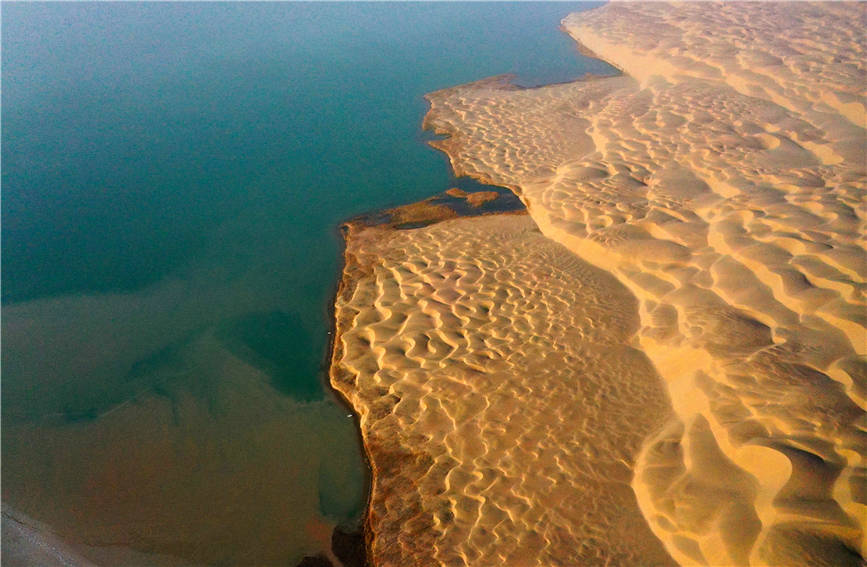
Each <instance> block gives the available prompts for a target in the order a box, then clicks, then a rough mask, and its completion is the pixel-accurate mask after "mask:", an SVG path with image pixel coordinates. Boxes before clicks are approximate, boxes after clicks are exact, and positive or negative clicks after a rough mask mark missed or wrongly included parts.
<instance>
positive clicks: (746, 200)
mask: <svg viewBox="0 0 867 567" xmlns="http://www.w3.org/2000/svg"><path fill="white" fill-rule="evenodd" d="M563 25H564V27H565V29H566V30H567V31H568V33H570V34H571V35H572V36H573V37H574V38H575V39H576V40H577V41H578V42H579V43H580V44H581V45H582V46H583V47H584V48H585V49H588V50H590V51H592V52H593V53H595V54H597V55H598V56H599V57H600V58H603V59H605V60H607V61H609V62H611V63H612V64H614V65H616V66H617V67H619V68H620V69H622V70H623V72H624V75H623V76H620V77H614V78H607V79H600V80H590V81H583V82H576V83H571V84H565V85H553V86H549V87H542V88H538V89H517V88H514V87H512V86H510V85H508V84H505V83H504V82H503V81H497V80H487V81H481V82H478V83H473V84H470V85H464V86H460V87H456V88H452V89H447V90H444V91H440V92H437V93H433V94H431V95H430V96H429V99H430V102H431V106H432V108H431V110H430V113H429V114H428V116H427V117H426V124H427V126H428V127H430V128H433V129H434V130H435V131H437V132H438V133H441V134H448V135H449V136H450V137H449V138H448V139H446V140H444V141H438V142H436V145H437V147H439V148H441V149H442V150H444V151H446V152H447V153H448V155H449V157H450V159H451V162H452V165H453V167H454V169H455V170H456V172H458V173H461V174H469V175H472V176H474V177H477V178H480V179H485V180H488V181H491V182H493V183H496V184H502V185H504V186H509V187H513V188H515V189H516V191H518V192H520V194H521V195H522V198H523V199H524V200H525V202H526V203H527V204H528V207H529V211H530V214H531V216H532V219H533V221H534V222H535V224H536V225H537V226H538V227H539V228H540V229H541V231H542V233H543V234H544V235H545V236H546V237H547V238H548V239H550V240H552V241H554V242H557V243H559V244H561V245H562V246H564V247H565V248H566V249H568V250H569V251H571V252H572V253H573V254H575V255H576V256H577V257H579V258H580V259H581V260H582V261H584V262H586V263H587V264H590V265H592V266H595V267H596V268H598V269H601V270H604V271H605V272H607V273H608V274H609V275H610V277H612V278H614V279H616V280H617V281H618V282H619V283H620V284H621V285H622V286H624V287H625V288H626V289H628V290H629V292H630V293H631V295H632V296H633V297H634V298H635V299H636V300H637V314H638V316H639V323H638V329H637V340H636V341H635V343H634V346H635V347H636V348H637V349H638V351H639V352H640V353H641V354H642V355H646V356H647V357H648V358H649V360H650V361H651V363H652V365H651V368H653V369H655V371H656V373H658V375H659V377H660V380H661V383H662V384H664V388H665V390H666V391H667V394H668V396H669V398H670V401H671V408H672V410H673V413H672V417H671V419H670V420H669V421H668V423H667V424H666V426H665V427H664V428H663V429H662V430H661V431H660V432H655V431H653V430H652V428H651V427H649V426H650V424H651V422H650V421H638V420H636V421H630V423H629V424H628V425H624V428H626V429H628V430H629V431H632V432H635V433H639V432H640V434H641V435H642V436H646V440H645V443H644V444H643V446H642V449H641V453H640V455H639V457H638V460H637V466H636V470H635V475H634V478H633V479H632V481H631V486H632V488H633V490H634V492H635V494H636V495H637V498H638V502H639V505H640V508H641V511H642V513H643V516H644V518H645V519H646V521H647V522H648V524H649V526H650V528H651V529H652V531H653V533H654V534H655V535H656V536H657V537H658V538H659V540H660V541H662V543H663V544H664V546H665V549H666V550H667V551H668V552H669V553H670V554H671V556H672V557H673V558H674V559H676V560H677V561H678V562H679V563H681V564H684V565H692V564H712V565H858V564H862V557H863V556H864V554H865V539H864V538H865V530H864V526H865V523H867V506H865V504H867V496H865V493H867V487H865V481H867V469H865V454H867V437H865V426H867V420H865V407H867V404H865V401H867V376H865V374H867V371H865V369H867V364H865V354H867V353H865V350H867V332H865V321H867V307H865V302H864V295H863V292H864V289H865V281H864V279H865V276H867V254H865V249H864V238H863V237H864V234H865V230H864V229H865V225H864V219H865V212H867V210H865V195H867V182H865V179H867V174H865V151H867V144H865V114H864V109H865V96H864V87H865V76H867V75H865V61H867V59H865V51H867V45H865V39H864V37H865V36H864V35H863V30H864V29H865V26H867V6H865V5H864V4H857V5H856V4H820V5H806V4H788V3H785V4H744V3H732V4H725V5H713V4H705V3H695V4H685V5H677V6H672V5H665V4H632V3H629V4H625V3H624V4H619V3H614V4H608V5H606V6H605V7H603V8H600V9H597V10H592V11H589V12H583V13H578V14H573V15H572V16H570V17H568V18H567V19H566V20H565V21H564V22H563ZM513 283H514V285H516V286H521V285H523V284H522V281H521V280H514V282H513ZM495 305H497V303H496V302H495ZM606 317H607V314H605V315H603V316H602V318H601V320H600V321H595V323H597V324H601V321H604V320H605V318H606ZM625 338H626V337H625V336H622V335H621V336H620V338H619V340H620V341H623V340H624V339H625ZM505 356H508V355H505ZM526 380H527V382H526V384H527V388H528V395H530V392H533V393H534V394H533V395H535V389H534V388H535V387H534V386H533V382H532V379H531V377H530V376H527V377H526ZM650 382H652V380H650ZM561 394H562V395H565V393H561ZM525 397H526V396H522V397H521V398H519V399H520V403H521V404H524V403H526V402H525V399H524V398H525ZM549 399H550V396H549ZM574 401H575V403H576V404H578V403H580V402H579V400H578V399H577V398H576V399H575V400H574ZM554 403H560V401H559V400H558V401H556V402H554ZM595 409H596V408H595V407H594V406H593V405H592V404H590V405H589V407H588V406H587V405H585V406H584V407H582V410H581V411H585V412H587V411H589V412H590V415H593V413H594V412H595ZM421 415H425V414H424V413H422V414H421ZM604 416H606V413H605V412H603V413H602V414H601V415H600V416H599V417H600V418H602V417H604ZM606 420H607V418H605V419H598V421H595V422H593V423H592V424H591V425H588V427H587V429H588V430H594V431H595V430H596V428H605V427H606V424H605V421H606ZM600 435H602V434H600ZM531 501H532V499H531ZM598 505H599V506H603V507H604V506H605V504H602V503H601V502H600V503H599V504H598ZM608 539H610V537H609V538H608ZM608 553H613V551H611V552H609V551H606V552H605V554H608ZM605 556H607V557H610V556H611V555H605ZM564 561H565V563H566V564H568V563H569V559H568V558H567V559H565V560H564ZM648 562H650V563H652V561H650V560H648ZM600 563H601V560H600ZM550 564H553V563H550Z"/></svg>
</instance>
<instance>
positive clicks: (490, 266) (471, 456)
mask: <svg viewBox="0 0 867 567" xmlns="http://www.w3.org/2000/svg"><path fill="white" fill-rule="evenodd" d="M434 213H436V211H434ZM347 240H348V243H347V251H346V255H347V267H346V271H345V273H344V279H343V281H342V285H341V290H340V292H339V294H338V298H337V301H336V316H337V332H338V335H339V338H338V340H337V342H336V349H335V353H334V364H333V367H332V384H333V385H334V386H335V387H336V388H337V389H338V390H340V391H341V392H342V393H343V394H344V395H345V396H346V397H347V399H348V400H349V401H350V402H351V404H352V405H353V406H354V407H355V408H356V409H357V411H358V412H359V415H360V416H361V429H362V433H363V436H364V442H365V445H366V447H367V451H368V454H369V456H370V459H371V466H372V469H373V473H374V479H373V487H372V495H371V507H370V510H369V516H368V527H369V530H370V534H371V535H372V545H371V546H370V554H371V556H372V559H373V564H374V565H378V566H387V565H399V566H410V565H420V566H421V565H424V566H430V565H492V566H494V565H495V566H501V565H510V566H522V565H566V564H570V565H575V564H585V565H586V564H601V563H605V562H609V564H612V563H613V564H622V565H639V564H653V565H669V564H673V562H672V561H671V559H670V557H669V556H668V554H667V553H666V552H665V550H664V549H663V547H662V545H661V544H660V543H659V542H658V541H657V540H656V538H654V537H653V535H652V533H651V531H650V529H649V528H648V526H647V524H646V523H645V521H644V519H643V518H642V517H641V514H640V512H639V509H638V503H637V502H636V499H635V495H634V494H633V492H632V490H631V489H630V486H629V483H630V480H631V478H632V474H633V467H634V464H635V461H636V457H637V455H638V452H639V450H640V447H641V442H642V440H643V438H644V436H645V435H646V432H648V431H651V430H653V429H654V428H659V427H660V426H661V425H662V424H663V423H665V422H666V421H667V420H668V419H670V410H669V404H668V401H667V399H666V396H665V393H664V388H663V384H662V382H661V381H660V379H659V377H658V376H657V375H656V373H655V371H654V370H653V367H652V366H651V365H650V363H649V361H648V360H647V358H646V357H645V356H644V355H643V354H641V353H640V352H639V351H637V350H636V349H634V348H632V347H631V346H629V344H628V343H629V340H630V337H632V336H633V335H634V333H635V331H636V330H637V329H638V316H637V309H636V307H637V305H636V302H635V300H634V299H633V298H632V297H631V296H630V294H629V292H628V291H627V290H626V288H624V287H623V286H622V285H620V284H618V283H617V281H616V280H615V279H614V278H613V277H611V276H610V275H608V274H606V273H605V272H603V271H602V270H599V269H597V268H594V267H592V266H590V265H588V264H587V263H585V262H583V261H581V260H580V259H578V258H577V257H575V256H574V255H573V254H571V253H570V252H569V251H568V250H567V249H566V248H564V247H563V246H561V245H560V244H557V243H555V242H553V241H551V240H550V239H548V238H546V237H544V236H543V235H542V234H541V233H540V232H539V230H538V229H537V228H536V226H535V224H534V223H533V222H532V221H531V220H530V219H529V218H528V217H527V216H526V215H516V214H510V215H503V214H499V215H491V216H482V217H475V218H459V219H451V220H445V221H443V222H440V223H438V224H434V225H432V226H427V227H424V228H417V229H411V230H394V229H392V228H391V227H389V226H385V227H381V226H375V227H369V226H364V225H363V224H353V225H350V227H349V232H348V236H347ZM642 562H643V563H642Z"/></svg>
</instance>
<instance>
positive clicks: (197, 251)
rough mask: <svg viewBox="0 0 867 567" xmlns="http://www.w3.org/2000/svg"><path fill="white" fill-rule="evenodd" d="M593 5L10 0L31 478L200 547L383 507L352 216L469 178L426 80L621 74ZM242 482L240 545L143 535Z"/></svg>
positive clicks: (23, 399)
mask: <svg viewBox="0 0 867 567" xmlns="http://www.w3.org/2000/svg"><path fill="white" fill-rule="evenodd" d="M589 7H591V5H588V4H568V3H550V4H549V3H533V4H489V3H484V4H476V3H473V4H454V3H446V4H366V3H353V4H321V3H311V4H306V3H299V4H271V3H266V4H246V3H244V4H242V3H237V4H188V3H179V4H167V3H158V4H122V3H110V4H103V3H101V4H8V3H4V4H3V5H2V20H3V38H2V48H3V49H2V74H3V76H2V84H3V91H2V112H3V116H2V119H3V120H2V189H3V199H2V231H3V234H2V236H3V240H2V289H3V292H2V299H3V322H2V325H3V326H2V331H3V353H2V362H3V370H4V372H3V396H2V409H3V426H4V427H3V429H4V434H3V455H4V468H3V499H4V501H7V502H11V503H12V504H13V505H16V506H18V507H20V508H22V509H23V510H24V511H25V512H27V513H29V514H31V515H33V516H35V517H37V519H40V520H42V521H45V522H47V523H49V524H52V525H57V526H60V527H59V528H58V529H59V531H61V532H62V533H64V534H66V535H67V536H68V537H70V538H73V539H74V538H82V539H84V538H85V536H86V538H87V540H88V541H90V542H95V541H98V540H99V538H100V537H101V535H100V534H104V533H105V531H106V529H107V528H106V527H105V526H106V525H109V524H110V525H111V526H112V529H113V530H115V531H114V532H111V537H113V538H114V540H113V541H122V542H125V543H124V545H126V546H127V547H130V548H133V549H135V550H137V551H142V552H146V553H152V554H153V553H157V554H165V555H170V556H174V557H180V558H182V559H184V560H187V561H206V562H226V561H228V562H231V561H233V558H237V557H239V556H240V555H238V554H239V553H241V552H240V551H239V550H241V549H246V548H244V543H243V541H244V539H245V538H247V537H248V536H249V535H250V533H252V532H253V527H251V526H250V523H251V522H252V523H253V524H255V526H254V527H255V528H256V530H258V531H256V533H260V534H261V531H262V530H268V529H269V528H268V527H267V525H266V523H265V521H266V520H267V522H279V523H282V524H283V526H284V527H283V528H282V529H283V530H284V531H283V532H279V533H277V532H275V533H274V534H273V535H274V539H275V541H277V540H280V541H281V543H267V542H266V543H263V542H262V541H260V542H258V544H257V546H256V548H257V549H260V548H262V547H263V546H264V547H265V548H268V546H271V547H272V548H273V549H274V554H273V555H268V554H267V553H266V552H265V551H257V553H260V555H259V556H256V557H259V560H260V562H261V561H271V558H272V557H278V556H279V557H284V558H285V559H286V561H287V562H289V563H290V564H291V563H292V562H293V561H297V560H298V559H299V558H300V557H301V556H302V555H304V554H309V553H315V552H316V550H317V549H319V548H320V547H321V545H322V542H321V541H319V540H320V539H322V538H318V536H316V535H315V534H316V533H319V532H318V531H317V530H319V531H327V526H329V525H333V524H338V523H344V524H345V523H349V524H351V523H353V522H354V521H356V520H357V519H358V517H359V516H360V514H361V512H362V510H363V507H364V499H365V494H366V485H365V467H364V464H363V459H362V456H361V454H360V452H359V449H358V444H357V433H356V431H355V426H354V422H353V420H352V418H351V417H347V413H348V412H347V411H346V410H345V409H344V408H342V407H341V406H340V405H339V404H338V403H337V402H336V401H335V400H334V398H333V396H332V395H331V393H330V391H328V390H327V389H326V388H324V386H323V384H324V381H325V378H324V362H325V357H326V350H327V344H328V338H329V331H330V326H331V321H330V319H329V316H328V306H329V303H330V301H331V298H332V294H333V292H334V287H335V285H336V280H337V277H338V274H339V270H340V243H339V238H338V235H337V232H336V230H335V227H336V226H337V225H338V223H339V222H340V221H341V220H343V219H345V218H347V217H349V216H352V215H355V214H359V213H362V212H365V211H369V210H372V209H378V208H383V207H388V206H392V205H397V204H401V203H406V202H411V201H415V200H419V199H422V198H425V197H427V196H429V195H431V194H433V193H437V192H440V191H443V190H444V189H447V188H448V187H450V186H452V185H454V183H455V181H454V180H453V179H452V177H451V173H450V171H449V169H448V166H447V161H446V159H445V157H444V156H442V155H440V154H439V153H438V152H436V151H434V150H432V149H430V148H429V147H427V146H426V145H425V144H424V140H425V139H426V134H425V133H423V132H422V131H421V129H420V127H421V119H422V117H423V115H424V113H425V111H426V108H427V107H426V103H425V101H424V99H423V95H424V93H426V92H430V91H433V90H436V89H439V88H444V87H447V86H451V85H455V84H459V83H463V82H467V81H472V80H477V79H479V78H482V77H486V76H491V75H495V74H501V73H516V74H517V76H518V79H517V82H518V83H519V84H522V85H534V84H544V83H549V82H557V81H564V80H570V79H573V78H577V77H579V76H581V75H583V74H584V73H587V72H591V73H596V74H606V73H611V72H613V70H612V69H611V68H610V67H608V66H607V65H605V64H603V63H601V62H598V61H594V60H589V59H586V58H584V57H582V56H580V55H579V54H578V53H577V51H576V50H575V48H574V45H573V43H572V42H571V40H570V39H569V38H568V37H567V36H566V35H565V34H563V33H561V32H559V31H558V29H557V27H558V25H559V21H560V19H561V18H562V17H564V16H565V15H566V14H568V13H569V12H572V11H576V10H581V9H587V8H589ZM254 402H255V404H254ZM118 431H123V432H125V433H124V434H123V435H120V434H119V433H116V432H118ZM154 439H158V440H159V441H158V442H156V441H153V440H154ZM151 445H153V446H152V447H151ZM133 446H134V447H135V448H136V451H138V452H139V453H136V454H133V453H135V451H133V450H132V447H133ZM142 447H144V449H143V448H142ZM203 447H206V448H208V450H205V449H203ZM281 451H285V454H282V455H281V454H280V452H281ZM337 455H339V456H337ZM136 459H138V460H139V461H141V460H142V459H151V460H152V461H158V462H159V463H160V467H159V470H160V471H162V472H161V473H159V474H163V475H164V477H160V476H159V474H157V473H154V474H153V475H150V476H147V475H145V473H143V472H141V470H139V468H140V467H136V466H135V463H136V462H137V461H136ZM226 463H228V465H226V466H223V465H225V464H226ZM230 465H231V466H230ZM100 466H102V467H107V468H111V469H112V470H114V469H113V468H112V467H115V468H117V469H118V470H121V469H122V470H123V471H125V472H124V473H123V474H122V475H120V473H119V472H118V475H120V476H117V475H114V473H112V475H109V476H111V478H113V479H115V476H117V478H116V479H115V480H113V481H112V482H111V483H108V481H106V480H105V479H106V478H107V477H106V475H108V473H107V472H106V471H105V470H103V469H100V468H99V467H100ZM76 467H78V468H76ZM190 467H198V469H195V468H194V469H192V470H191V468H190ZM221 467H222V468H221ZM227 467H228V468H231V467H236V469H237V470H235V469H233V471H234V472H232V473H231V474H230V473H229V472H226V471H224V470H222V469H223V468H227ZM58 471H60V472H58ZM215 471H216V472H215ZM239 471H240V472H239ZM149 474H150V473H149ZM137 475H138V476H137ZM142 475H144V476H142ZM145 476H146V478H145ZM34 477H35V478H36V479H37V480H38V482H39V483H42V486H44V488H43V489H39V490H36V489H33V485H34V480H33V479H34ZM140 477H141V478H140ZM161 478H162V480H161ZM193 479H194V482H195V486H196V489H195V490H186V491H178V492H174V491H172V490H167V489H166V488H165V486H166V483H169V482H173V483H175V485H177V484H179V483H180V484H183V483H184V482H193ZM284 481H285V482H284ZM244 482H246V483H256V489H255V490H253V489H251V490H241V489H239V488H238V486H239V483H242V484H241V487H243V483H244ZM100 483H101V484H100ZM127 484H129V486H127ZM173 486H174V485H173ZM266 488H267V489H266ZM139 492H140V493H141V495H139ZM287 492H292V493H293V494H292V496H291V497H290V496H285V493H287ZM215 498H217V499H221V500H220V501H221V502H222V501H223V499H224V500H225V506H227V507H228V508H230V509H231V510H233V514H231V515H230V519H224V520H222V521H220V522H219V525H220V526H221V529H223V530H229V531H228V532H225V533H222V535H221V536H220V537H219V538H216V541H221V542H226V543H225V544H224V545H225V549H219V546H216V548H215V546H214V545H206V544H205V543H202V542H205V541H206V540H207V538H209V537H215V536H214V535H213V533H214V532H213V530H212V529H211V527H210V525H208V526H204V527H202V529H201V530H197V529H196V528H195V527H190V528H184V530H182V531H181V532H180V533H182V534H183V535H181V536H179V535H178V533H179V532H178V531H175V532H173V533H174V539H176V540H177V539H180V540H182V541H181V542H180V543H179V542H178V541H174V542H172V544H171V545H169V544H168V543H167V540H168V539H171V538H169V537H168V536H165V537H162V536H159V535H157V536H153V537H150V536H149V537H142V536H141V535H140V534H141V533H142V530H144V529H145V527H147V528H148V529H151V531H152V532H154V531H156V532H159V530H158V529H156V528H154V527H153V526H159V525H168V524H171V522H172V521H174V520H176V519H177V518H179V517H180V518H185V517H184V516H183V514H181V513H178V512H177V509H178V500H179V499H181V500H183V499H190V501H191V502H192V501H193V500H196V499H198V501H199V502H212V501H214V499H215ZM275 499H276V501H277V502H278V504H279V506H278V505H277V504H274V502H275ZM281 499H282V500H281ZM145 500H147V503H146V504H143V502H145ZM151 501H154V503H151ZM73 504H74V506H73ZM185 504H189V503H185ZM142 506H145V507H146V509H147V514H146V515H147V517H148V518H149V519H148V521H150V522H151V524H146V525H144V524H141V522H142V521H143V520H141V519H140V518H139V516H141V515H143V514H139V513H136V512H135V511H136V510H139V511H140V510H141V509H142V508H141V507H142ZM71 508H75V509H76V510H78V511H79V512H76V513H75V514H73V513H71V512H69V510H70V509H71ZM181 508H183V506H181ZM272 508H273V509H272ZM265 509H267V510H268V512H267V513H257V511H258V512H261V511H262V510H265ZM82 510H83V511H84V512H82ZM200 514H201V511H200V510H199V508H197V507H196V506H193V505H190V506H189V518H192V519H193V520H190V521H195V518H198V517H200ZM85 517H86V518H87V520H84V519H83V518H85ZM253 517H255V518H259V519H257V520H250V519H249V518H253ZM100 518H102V519H100ZM232 518H234V519H232ZM177 521H179V522H180V520H177ZM186 521H187V520H185V522H186ZM232 522H235V524H237V526H238V527H237V529H234V528H233V527H232V526H233V525H234V524H232ZM257 522H260V523H257ZM202 523H203V524H206V523H207V522H202ZM227 523H228V524H230V525H229V526H226V524H227ZM242 524H243V525H242ZM260 524H261V525H260ZM143 526H144V527H143ZM322 526H326V527H325V528H322ZM320 528H322V529H320ZM233 529H234V531H232V530H233ZM269 533H270V532H269ZM131 534H138V535H131ZM106 537H107V536H106ZM281 538H282V540H281ZM317 538H318V539H317ZM287 542H288V543H287ZM317 546H318V547H317ZM266 551H267V549H266Z"/></svg>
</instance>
